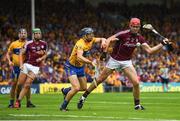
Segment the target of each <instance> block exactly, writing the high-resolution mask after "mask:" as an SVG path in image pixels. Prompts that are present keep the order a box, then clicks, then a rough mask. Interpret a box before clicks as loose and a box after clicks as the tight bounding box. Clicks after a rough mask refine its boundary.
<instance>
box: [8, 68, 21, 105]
mask: <svg viewBox="0 0 180 121" xmlns="http://www.w3.org/2000/svg"><path fill="white" fill-rule="evenodd" d="M19 73H20V69H19V67H18V66H14V67H13V69H12V73H11V82H10V85H11V90H10V101H9V106H8V107H9V108H13V107H14V100H15V96H16V85H17V80H18V76H19Z"/></svg>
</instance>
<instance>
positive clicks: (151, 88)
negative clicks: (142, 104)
mask: <svg viewBox="0 0 180 121" xmlns="http://www.w3.org/2000/svg"><path fill="white" fill-rule="evenodd" d="M140 91H141V92H164V90H163V88H162V83H151V82H146V83H141V84H140ZM166 91H168V92H180V83H176V82H171V83H169V84H168V90H167V89H166Z"/></svg>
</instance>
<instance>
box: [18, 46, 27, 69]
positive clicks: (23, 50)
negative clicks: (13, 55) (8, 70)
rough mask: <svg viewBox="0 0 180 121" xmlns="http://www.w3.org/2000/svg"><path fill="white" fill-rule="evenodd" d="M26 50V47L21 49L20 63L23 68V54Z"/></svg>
mask: <svg viewBox="0 0 180 121" xmlns="http://www.w3.org/2000/svg"><path fill="white" fill-rule="evenodd" d="M25 52H26V49H25V48H24V47H23V48H21V50H20V54H19V65H20V68H22V66H23V63H24V62H23V55H24V54H25Z"/></svg>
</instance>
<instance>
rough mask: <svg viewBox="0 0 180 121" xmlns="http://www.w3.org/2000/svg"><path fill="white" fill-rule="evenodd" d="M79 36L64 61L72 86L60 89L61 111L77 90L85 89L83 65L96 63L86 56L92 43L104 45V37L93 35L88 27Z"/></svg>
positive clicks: (92, 31)
mask: <svg viewBox="0 0 180 121" xmlns="http://www.w3.org/2000/svg"><path fill="white" fill-rule="evenodd" d="M81 36H82V37H81V38H80V39H79V40H78V41H77V42H76V44H75V46H74V48H73V50H72V53H71V55H70V57H69V59H68V61H67V62H66V63H65V71H66V73H67V76H68V79H69V81H70V83H71V85H72V86H71V87H69V88H62V89H61V91H62V93H63V95H64V101H63V103H62V104H61V105H60V110H61V111H67V105H68V103H69V102H70V100H71V99H72V97H73V96H74V95H75V94H76V93H77V92H78V91H85V90H86V89H87V79H86V77H85V72H84V65H85V64H90V65H92V66H94V67H95V66H96V63H94V62H92V61H91V60H89V59H88V58H87V57H88V55H89V51H90V49H91V48H92V46H93V44H95V43H97V42H101V45H104V42H105V40H106V39H105V38H96V37H94V30H93V29H92V28H89V27H86V28H83V29H82V30H81Z"/></svg>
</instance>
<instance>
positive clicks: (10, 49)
mask: <svg viewBox="0 0 180 121" xmlns="http://www.w3.org/2000/svg"><path fill="white" fill-rule="evenodd" d="M13 45H14V44H13V42H12V43H11V44H10V45H9V48H8V52H11V51H12V50H13Z"/></svg>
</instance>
